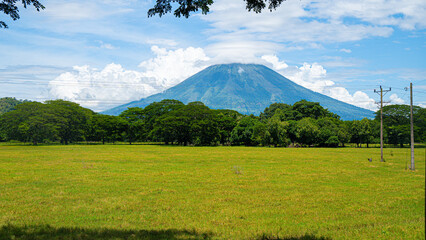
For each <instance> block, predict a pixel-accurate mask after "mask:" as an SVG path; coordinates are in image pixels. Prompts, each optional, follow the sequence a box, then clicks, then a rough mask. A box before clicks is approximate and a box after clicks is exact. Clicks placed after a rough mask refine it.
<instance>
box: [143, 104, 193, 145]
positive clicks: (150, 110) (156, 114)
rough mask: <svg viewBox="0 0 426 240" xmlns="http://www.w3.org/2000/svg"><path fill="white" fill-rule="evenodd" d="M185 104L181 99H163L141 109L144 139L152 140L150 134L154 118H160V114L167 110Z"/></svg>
mask: <svg viewBox="0 0 426 240" xmlns="http://www.w3.org/2000/svg"><path fill="white" fill-rule="evenodd" d="M183 106H185V105H184V104H183V103H182V102H181V101H178V100H172V99H165V100H162V101H160V102H154V103H151V104H149V105H148V106H146V107H145V108H144V109H143V115H142V117H141V118H142V120H143V131H142V138H143V139H144V140H154V139H152V137H151V136H152V135H151V134H150V133H151V132H152V130H153V129H154V124H155V123H156V120H157V119H158V118H160V117H161V116H162V115H165V114H167V113H169V112H172V111H174V110H176V109H179V108H181V107H183Z"/></svg>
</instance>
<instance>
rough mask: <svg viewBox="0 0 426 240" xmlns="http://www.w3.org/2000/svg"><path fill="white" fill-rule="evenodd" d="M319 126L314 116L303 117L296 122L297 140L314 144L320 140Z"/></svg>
mask: <svg viewBox="0 0 426 240" xmlns="http://www.w3.org/2000/svg"><path fill="white" fill-rule="evenodd" d="M319 132H320V130H319V127H318V125H317V123H316V121H315V119H313V118H303V119H302V120H300V121H298V122H297V124H296V129H295V133H296V138H297V142H298V143H300V144H302V145H307V146H310V145H313V144H316V143H318V142H319V139H318V136H319Z"/></svg>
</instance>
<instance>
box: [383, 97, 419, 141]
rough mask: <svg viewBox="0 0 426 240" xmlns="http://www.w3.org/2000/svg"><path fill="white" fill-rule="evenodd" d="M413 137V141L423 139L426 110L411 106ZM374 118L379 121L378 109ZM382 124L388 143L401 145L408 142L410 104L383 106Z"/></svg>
mask: <svg viewBox="0 0 426 240" xmlns="http://www.w3.org/2000/svg"><path fill="white" fill-rule="evenodd" d="M413 119H414V137H415V141H419V142H423V141H425V140H426V139H425V133H424V132H425V131H426V124H425V121H424V120H425V119H426V110H425V109H424V108H421V107H418V106H413ZM376 120H377V121H380V111H377V112H376ZM383 125H384V131H385V136H386V140H387V142H388V143H390V144H395V145H397V144H399V145H400V146H401V147H402V146H403V145H404V144H406V143H410V106H408V105H389V106H385V107H383Z"/></svg>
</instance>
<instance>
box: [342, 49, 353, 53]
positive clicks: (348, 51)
mask: <svg viewBox="0 0 426 240" xmlns="http://www.w3.org/2000/svg"><path fill="white" fill-rule="evenodd" d="M340 51H341V52H344V53H351V52H352V50H350V49H346V48H342V49H340Z"/></svg>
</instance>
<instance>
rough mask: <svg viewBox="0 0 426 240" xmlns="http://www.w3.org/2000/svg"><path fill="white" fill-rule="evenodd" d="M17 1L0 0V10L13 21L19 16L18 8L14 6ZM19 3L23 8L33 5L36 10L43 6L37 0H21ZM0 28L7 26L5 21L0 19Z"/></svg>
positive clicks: (41, 8)
mask: <svg viewBox="0 0 426 240" xmlns="http://www.w3.org/2000/svg"><path fill="white" fill-rule="evenodd" d="M17 2H18V1H17V0H2V1H1V2H0V12H3V13H4V14H6V15H9V16H10V17H11V18H12V20H13V21H16V20H18V19H19V18H20V16H19V8H18V6H16V4H17ZM21 3H22V5H23V7H24V8H27V6H30V5H33V6H34V8H35V9H36V10H37V11H38V12H39V11H40V10H43V9H44V6H43V5H42V4H41V3H40V2H39V1H38V0H21ZM0 28H8V26H7V24H6V23H5V22H3V21H0Z"/></svg>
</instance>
